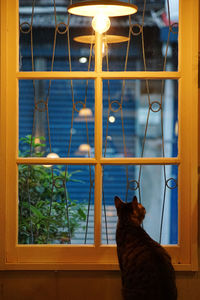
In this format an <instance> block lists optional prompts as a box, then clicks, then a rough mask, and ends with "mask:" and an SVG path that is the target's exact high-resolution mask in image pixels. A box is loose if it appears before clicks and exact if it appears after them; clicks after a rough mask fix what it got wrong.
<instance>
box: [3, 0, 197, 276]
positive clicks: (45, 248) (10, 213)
mask: <svg viewBox="0 0 200 300" xmlns="http://www.w3.org/2000/svg"><path fill="white" fill-rule="evenodd" d="M179 6H180V8H179V11H180V13H179V69H178V71H177V72H103V71H102V65H101V62H99V61H97V60H98V59H100V60H101V51H100V50H101V49H99V47H96V49H95V51H96V58H95V61H96V65H97V66H98V67H96V69H95V71H94V72H19V70H18V35H19V32H18V27H19V26H18V24H19V22H18V21H19V17H18V1H17V0H10V1H6V0H2V1H1V3H0V9H1V11H0V17H1V44H0V46H1V48H0V49H1V56H0V65H1V82H0V92H1V103H0V105H1V106H0V107H1V108H0V190H1V194H0V222H1V226H0V269H7V270H11V269H12V270H14V269H16V270H17V269H27V270H28V269H46V270H55V269H56V270H59V269H60V270H62V269H65V270H67V269H73V270H76V269H79V270H81V269H82V270H92V269H95V270H105V269H107V270H118V269H119V267H118V261H117V255H116V246H114V245H101V205H102V204H101V202H102V201H101V196H100V195H101V191H102V182H101V180H100V178H101V175H102V166H103V165H106V164H111V165H112V164H113V165H122V164H123V165H124V164H127V165H131V164H133V165H136V164H142V165H149V164H150V165H152V164H155V165H162V164H177V165H179V177H178V182H179V201H178V206H179V211H178V213H179V225H178V229H179V242H178V245H175V246H173V245H169V246H166V249H167V250H168V252H169V253H170V255H171V256H172V260H173V263H174V266H175V269H176V270H197V268H198V260H197V253H198V251H197V249H198V236H197V204H198V192H197V186H198V130H197V128H198V12H199V1H198V0H190V1H188V0H180V5H179ZM97 40H99V43H101V37H100V35H98V34H97ZM81 78H84V79H94V80H95V124H96V125H95V158H87V159H85V158H83V159H81V158H59V159H55V160H54V161H53V164H68V163H69V164H72V165H79V164H91V165H95V215H94V223H95V225H94V231H95V243H94V245H81V246H79V245H67V246H66V245H18V244H17V224H18V218H17V210H18V200H17V199H18V197H17V173H18V172H17V165H18V164H22V163H23V164H27V163H28V164H44V163H46V164H49V163H51V164H52V159H51V160H48V158H19V157H18V113H17V112H18V80H19V79H23V80H27V79H81ZM103 79H177V80H178V81H179V142H178V143H179V144H178V145H179V155H178V157H175V158H103V157H102V138H101V137H102V80H103Z"/></svg>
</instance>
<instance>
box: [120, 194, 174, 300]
mask: <svg viewBox="0 0 200 300" xmlns="http://www.w3.org/2000/svg"><path fill="white" fill-rule="evenodd" d="M115 207H116V209H117V215H118V223H117V230H116V243H117V254H118V260H119V266H120V270H121V278H122V294H123V298H124V300H144V299H145V300H176V299H177V289H176V283H175V271H174V268H173V266H172V263H171V258H170V256H169V255H168V253H167V252H166V250H165V249H164V248H163V247H162V246H161V245H160V244H158V243H157V242H155V241H154V240H153V239H152V238H151V237H150V236H149V235H148V234H147V233H146V232H145V230H144V229H143V228H142V227H141V224H142V221H143V219H144V217H145V213H146V210H145V208H144V207H143V206H142V205H141V204H140V203H138V201H137V198H136V197H134V198H133V200H132V202H129V203H125V202H123V201H122V200H121V199H120V198H119V197H117V196H116V197H115Z"/></svg>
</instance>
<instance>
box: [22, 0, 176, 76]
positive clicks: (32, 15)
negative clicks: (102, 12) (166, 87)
mask: <svg viewBox="0 0 200 300" xmlns="http://www.w3.org/2000/svg"><path fill="white" fill-rule="evenodd" d="M76 2H80V0H78V1H76V0H75V1H73V4H74V3H76ZM124 2H130V3H133V4H135V5H137V6H138V12H137V13H136V14H134V15H133V16H132V17H131V18H129V17H128V16H127V17H120V18H117V17H116V18H111V27H110V29H109V30H108V31H107V33H106V34H105V35H106V37H105V43H104V47H103V49H102V51H103V55H105V57H106V53H107V55H108V60H107V59H106V58H104V62H103V69H104V70H108V69H110V70H111V71H114V70H118V71H123V70H125V71H143V70H146V71H162V70H165V69H166V70H168V71H172V70H173V71H176V70H177V68H178V23H179V1H178V0H176V1H171V0H169V11H168V5H167V0H166V1H165V0H162V1H152V0H146V1H139V0H134V1H128V0H124ZM54 3H55V6H54ZM70 3H71V2H70V1H69V0H62V1H58V0H56V1H55V0H48V1H39V0H36V1H27V0H19V18H20V42H19V43H20V57H19V65H20V70H21V71H70V70H72V71H76V70H79V71H87V70H91V71H92V70H94V51H93V50H92V49H91V51H90V46H91V42H90V40H88V38H86V40H85V42H84V41H82V42H80V41H77V37H80V36H81V37H82V36H88V35H94V31H93V29H92V26H91V18H88V17H81V16H75V15H71V16H70V18H68V13H67V7H68V6H69V5H70ZM169 12H170V13H169ZM169 16H170V17H169ZM116 35H117V36H122V37H123V41H122V42H116V39H115V37H116ZM108 36H114V40H115V42H114V40H113V38H111V39H110V38H108ZM124 37H125V38H126V39H125V40H124ZM127 39H128V41H126V40H127ZM83 40H84V39H83ZM113 42H114V43H113ZM92 46H94V44H92ZM106 49H107V50H106ZM166 62H167V65H166Z"/></svg>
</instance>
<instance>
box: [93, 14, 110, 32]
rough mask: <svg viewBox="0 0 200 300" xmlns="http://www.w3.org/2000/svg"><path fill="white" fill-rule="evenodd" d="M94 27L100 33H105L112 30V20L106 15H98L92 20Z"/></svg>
mask: <svg viewBox="0 0 200 300" xmlns="http://www.w3.org/2000/svg"><path fill="white" fill-rule="evenodd" d="M92 27H93V29H94V30H95V31H97V32H99V33H104V32H106V31H107V30H108V29H109V28H110V19H109V18H108V17H107V16H106V15H104V14H101V13H100V14H97V15H96V16H95V17H94V18H93V20H92Z"/></svg>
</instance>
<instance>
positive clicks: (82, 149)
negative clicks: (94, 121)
mask: <svg viewBox="0 0 200 300" xmlns="http://www.w3.org/2000/svg"><path fill="white" fill-rule="evenodd" d="M78 150H79V151H80V152H90V150H91V147H90V145H88V144H81V145H80V146H79V148H78Z"/></svg>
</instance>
